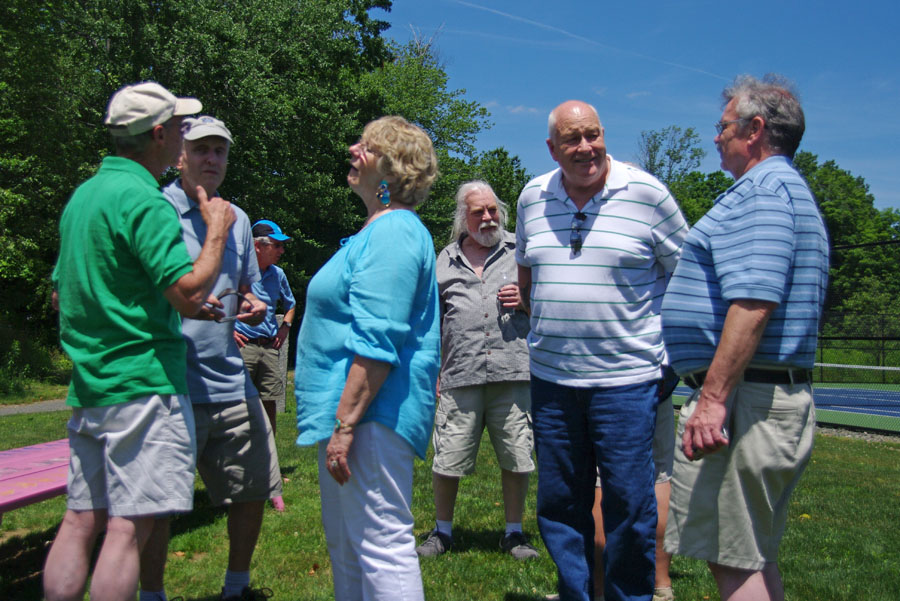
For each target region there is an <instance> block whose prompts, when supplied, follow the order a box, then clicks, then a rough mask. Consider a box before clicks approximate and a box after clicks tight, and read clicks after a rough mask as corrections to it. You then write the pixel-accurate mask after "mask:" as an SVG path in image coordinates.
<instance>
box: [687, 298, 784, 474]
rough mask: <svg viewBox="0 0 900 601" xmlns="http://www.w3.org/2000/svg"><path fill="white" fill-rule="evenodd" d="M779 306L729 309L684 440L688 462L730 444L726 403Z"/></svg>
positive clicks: (743, 304)
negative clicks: (726, 432) (725, 429)
mask: <svg viewBox="0 0 900 601" xmlns="http://www.w3.org/2000/svg"><path fill="white" fill-rule="evenodd" d="M776 306H777V305H776V304H775V303H770V302H766V301H757V300H749V299H738V300H735V301H734V302H732V303H731V306H730V307H729V308H728V313H727V314H726V315H725V325H724V326H723V327H722V338H721V340H719V346H718V347H717V348H716V354H715V355H713V360H712V363H711V364H710V366H709V371H708V372H707V374H706V378H705V379H704V380H703V387H702V388H701V390H700V398H699V399H697V406H696V407H695V408H694V413H693V414H692V415H691V417H690V419H689V420H688V421H687V424H685V428H684V436H683V437H682V439H681V444H682V448H683V449H684V454H685V456H687V458H688V459H694V452H695V451H696V450H700V451H702V452H703V453H713V452H715V451H718V450H719V449H720V448H721V447H723V446H725V445H727V444H728V439H727V438H726V437H725V436H724V435H723V434H722V427H723V426H724V425H725V418H726V414H727V407H726V406H725V401H726V400H727V399H728V396H729V395H730V394H731V391H732V390H734V387H735V386H736V385H737V383H738V381H739V380H740V378H741V374H743V373H744V369H746V367H747V365H748V364H749V363H750V359H752V358H753V355H754V353H756V347H758V346H759V341H760V340H761V339H762V335H763V331H764V330H765V327H766V323H767V322H768V321H769V317H770V316H771V315H772V311H774V310H775V307H776Z"/></svg>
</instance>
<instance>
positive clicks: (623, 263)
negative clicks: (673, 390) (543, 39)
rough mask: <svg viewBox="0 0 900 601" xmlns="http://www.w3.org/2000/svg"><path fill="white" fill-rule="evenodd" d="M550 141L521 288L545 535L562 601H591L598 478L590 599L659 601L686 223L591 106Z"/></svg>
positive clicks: (528, 216) (520, 221)
mask: <svg viewBox="0 0 900 601" xmlns="http://www.w3.org/2000/svg"><path fill="white" fill-rule="evenodd" d="M548 129H549V138H548V139H547V146H548V148H549V149H550V155H551V156H552V157H553V159H554V160H555V161H556V162H557V163H558V164H559V169H556V170H554V171H551V172H550V173H546V174H544V175H542V176H540V177H538V178H536V179H534V180H532V181H531V182H530V183H529V184H528V185H527V186H526V187H525V189H524V190H523V191H522V194H521V195H520V196H519V204H518V211H517V223H516V261H517V262H518V264H519V287H520V288H521V291H522V292H521V296H522V299H523V301H527V302H529V303H530V306H531V332H530V333H529V335H528V345H529V350H530V369H531V398H532V418H533V426H534V438H535V448H536V451H537V459H538V492H537V514H538V526H539V528H540V530H541V536H542V537H543V539H544V543H545V544H546V546H547V550H548V551H549V552H550V555H551V557H552V558H553V561H555V562H556V565H557V569H558V577H559V593H560V598H561V599H563V600H564V601H572V600H578V601H590V599H591V594H592V590H591V589H592V587H593V583H592V574H591V571H592V569H593V565H594V560H593V554H594V545H593V536H594V521H593V518H592V516H591V507H592V505H593V501H594V484H595V480H596V475H597V468H599V472H600V477H601V479H602V481H603V501H602V509H603V525H604V530H605V532H606V550H605V553H604V565H605V571H606V574H605V576H606V578H605V583H604V588H605V591H593V593H594V594H595V595H596V598H597V599H601V598H603V595H604V594H605V598H606V601H619V600H620V599H634V600H638V599H639V600H645V601H650V599H651V597H652V595H653V584H654V547H655V528H656V499H655V497H654V492H653V484H654V467H653V457H652V454H651V446H652V441H653V431H654V425H655V423H656V407H657V404H658V395H659V384H660V378H661V367H662V365H663V363H664V362H665V356H666V355H665V348H664V347H663V342H662V328H661V323H660V315H659V312H660V307H661V303H662V297H663V293H664V292H665V287H666V280H667V279H668V275H669V274H670V273H671V272H672V271H673V270H674V269H675V264H676V262H677V260H678V255H679V249H680V248H681V243H682V240H683V239H684V237H685V236H686V234H687V224H686V223H685V220H684V217H683V216H682V214H681V211H680V210H679V209H678V206H677V204H676V203H675V200H674V199H673V198H672V196H671V194H669V191H668V190H666V188H665V186H663V185H662V184H661V183H660V182H659V181H658V180H656V178H654V177H653V176H651V175H649V174H647V173H645V172H643V171H641V170H640V169H638V168H636V167H633V166H630V165H627V164H625V163H621V162H619V161H616V160H614V159H613V158H612V157H611V156H609V155H608V154H607V152H606V144H605V142H604V139H603V127H602V126H601V125H600V119H599V118H598V116H597V111H596V109H594V107H592V106H590V105H589V104H586V103H584V102H579V101H568V102H564V103H563V104H561V105H559V106H558V107H556V108H555V109H554V110H553V112H552V113H550V119H549V123H548Z"/></svg>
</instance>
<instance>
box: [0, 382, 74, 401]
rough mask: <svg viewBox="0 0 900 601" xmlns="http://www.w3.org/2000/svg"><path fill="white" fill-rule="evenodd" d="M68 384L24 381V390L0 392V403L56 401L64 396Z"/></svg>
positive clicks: (67, 390) (67, 389)
mask: <svg viewBox="0 0 900 601" xmlns="http://www.w3.org/2000/svg"><path fill="white" fill-rule="evenodd" d="M68 392H69V386H68V384H48V383H46V382H40V381H38V380H28V381H26V382H25V392H11V393H8V394H2V393H0V405H24V404H26V403H36V402H37V401H56V400H59V399H64V398H66V394H67V393H68Z"/></svg>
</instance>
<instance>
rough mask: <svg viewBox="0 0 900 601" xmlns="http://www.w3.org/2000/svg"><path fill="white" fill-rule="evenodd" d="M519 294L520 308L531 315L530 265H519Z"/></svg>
mask: <svg viewBox="0 0 900 601" xmlns="http://www.w3.org/2000/svg"><path fill="white" fill-rule="evenodd" d="M518 267H519V296H520V297H521V302H522V310H523V311H525V312H526V313H528V314H529V315H531V267H523V266H522V265H519V266H518Z"/></svg>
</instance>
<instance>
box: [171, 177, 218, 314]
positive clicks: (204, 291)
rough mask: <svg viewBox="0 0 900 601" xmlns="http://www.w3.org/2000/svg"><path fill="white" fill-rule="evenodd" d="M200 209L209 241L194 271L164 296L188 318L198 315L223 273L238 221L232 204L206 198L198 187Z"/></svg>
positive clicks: (206, 242) (185, 275)
mask: <svg viewBox="0 0 900 601" xmlns="http://www.w3.org/2000/svg"><path fill="white" fill-rule="evenodd" d="M197 205H198V207H199V208H200V214H201V215H202V216H203V221H205V222H206V226H207V231H206V241H205V242H204V243H203V248H202V249H201V250H200V256H199V257H197V260H196V261H194V268H193V269H192V270H191V271H190V272H188V273H186V274H184V275H183V276H181V277H180V278H178V280H177V281H176V282H175V283H174V284H172V285H171V286H169V287H168V288H166V289H165V291H164V292H163V294H164V295H165V297H166V300H168V301H169V303H171V305H172V306H173V307H175V310H176V311H178V312H179V313H181V314H182V315H184V316H185V317H193V316H194V315H196V314H197V313H198V312H199V311H200V309H201V308H202V307H203V304H204V303H205V302H207V301H208V300H209V298H208V297H209V293H210V290H212V287H213V284H214V283H215V281H216V278H217V277H218V276H219V271H220V270H221V269H222V253H223V252H224V251H225V241H226V240H227V239H228V232H229V231H230V230H231V226H232V225H234V222H235V219H236V217H235V214H234V209H233V208H231V203H230V202H227V201H225V200H222V199H221V198H219V197H218V196H214V197H213V198H207V196H206V191H205V190H204V189H203V188H202V187H200V186H197Z"/></svg>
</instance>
